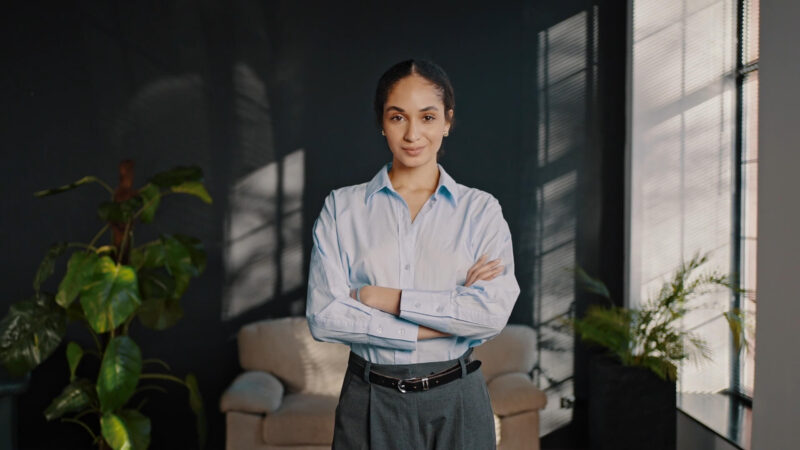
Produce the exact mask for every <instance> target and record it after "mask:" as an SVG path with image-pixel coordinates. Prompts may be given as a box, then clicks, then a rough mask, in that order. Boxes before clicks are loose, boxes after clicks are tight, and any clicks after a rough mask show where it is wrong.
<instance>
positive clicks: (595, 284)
mask: <svg viewBox="0 0 800 450" xmlns="http://www.w3.org/2000/svg"><path fill="white" fill-rule="evenodd" d="M575 279H576V280H577V281H578V285H579V286H580V287H581V288H582V289H583V290H585V291H587V292H591V293H592V294H597V295H600V296H602V297H605V298H607V299H609V300H611V294H610V293H609V292H608V288H607V287H606V285H605V284H604V283H603V282H602V281H600V280H599V279H597V278H592V277H591V276H589V274H588V273H586V271H585V270H583V268H581V267H580V266H576V267H575Z"/></svg>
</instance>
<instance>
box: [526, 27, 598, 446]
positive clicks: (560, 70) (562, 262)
mask: <svg viewBox="0 0 800 450" xmlns="http://www.w3.org/2000/svg"><path fill="white" fill-rule="evenodd" d="M594 30H596V23H595V21H594V19H593V16H592V14H590V13H587V12H586V11H583V12H581V13H579V14H576V15H574V16H572V17H570V18H568V19H566V20H564V21H562V22H560V23H558V24H556V25H554V26H552V27H549V28H548V29H546V30H543V31H540V32H539V33H538V36H537V40H538V49H537V50H538V51H537V53H538V60H537V70H538V73H537V81H538V82H537V97H538V99H539V105H538V113H537V116H538V118H539V123H538V143H537V167H536V175H535V178H536V179H537V180H539V181H538V183H537V185H536V199H535V202H536V211H537V212H538V214H536V217H535V225H534V229H535V233H534V236H533V238H534V242H535V249H534V252H535V255H534V259H533V265H534V266H535V275H534V278H535V282H534V283H533V288H534V290H535V292H534V293H533V298H534V323H535V325H536V329H537V350H538V361H537V366H536V369H535V381H536V383H537V385H538V386H539V387H540V388H541V389H542V390H543V391H544V392H545V393H546V394H547V397H548V406H547V408H545V410H543V411H541V412H540V434H542V435H544V434H547V433H548V432H550V431H553V430H555V429H558V428H560V427H562V426H564V425H566V424H568V423H569V422H570V420H571V419H572V410H570V409H562V408H560V407H559V404H560V400H561V397H571V396H572V394H573V372H574V362H573V360H574V358H573V356H574V355H573V352H574V347H575V342H574V335H573V333H572V331H570V330H568V329H565V328H564V327H563V325H562V323H561V320H562V319H564V318H566V317H569V316H570V315H571V314H572V312H573V310H574V306H575V290H574V281H573V278H572V273H571V272H570V271H569V270H565V269H567V268H570V267H572V266H574V264H575V239H576V228H577V223H576V219H577V205H576V190H577V187H578V176H579V175H578V171H577V161H578V159H579V156H578V155H579V154H580V153H581V152H583V151H588V150H586V146H587V137H588V131H587V130H588V125H587V124H588V122H587V118H588V114H587V110H588V109H589V102H590V101H591V100H590V99H589V98H588V96H587V91H588V89H587V88H590V87H591V86H592V85H593V80H594V74H595V65H594V64H593V63H588V61H592V60H593V58H592V59H589V58H587V55H589V54H590V53H591V54H594V53H593V52H595V51H596V50H595V49H594V48H593V47H592V41H590V38H591V37H593V36H594ZM594 42H596V40H594ZM587 60H588V61H587Z"/></svg>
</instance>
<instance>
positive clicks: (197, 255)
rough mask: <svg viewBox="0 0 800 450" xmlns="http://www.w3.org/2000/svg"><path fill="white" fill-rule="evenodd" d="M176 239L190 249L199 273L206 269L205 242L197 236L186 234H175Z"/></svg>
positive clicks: (193, 262)
mask: <svg viewBox="0 0 800 450" xmlns="http://www.w3.org/2000/svg"><path fill="white" fill-rule="evenodd" d="M172 236H173V237H174V238H175V239H177V240H178V241H180V243H181V244H183V246H184V247H186V248H187V249H188V250H189V255H190V257H191V258H192V264H193V265H194V266H195V267H196V268H197V274H198V275H199V274H201V273H203V271H204V270H205V269H206V251H205V249H204V248H203V242H202V241H201V240H200V239H197V238H195V237H191V236H186V235H184V234H178V233H176V234H173V235H172Z"/></svg>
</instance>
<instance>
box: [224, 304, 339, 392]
mask: <svg viewBox="0 0 800 450" xmlns="http://www.w3.org/2000/svg"><path fill="white" fill-rule="evenodd" d="M237 337H238V341H239V362H240V363H241V365H242V368H243V369H245V370H261V371H264V372H270V373H272V374H274V375H275V376H276V377H277V378H278V379H279V380H281V381H282V382H283V383H284V385H285V386H286V391H287V392H289V393H297V392H303V393H306V394H321V395H338V394H339V388H340V387H341V385H342V380H343V379H344V372H345V369H346V368H347V355H348V354H349V353H350V348H349V347H348V346H346V345H343V344H337V343H332V342H318V341H315V340H314V338H313V337H312V336H311V332H310V331H309V330H308V322H307V321H306V318H305V317H284V318H281V319H270V320H262V321H259V322H255V323H251V324H249V325H245V326H244V327H242V328H241V329H240V330H239V334H238V336H237Z"/></svg>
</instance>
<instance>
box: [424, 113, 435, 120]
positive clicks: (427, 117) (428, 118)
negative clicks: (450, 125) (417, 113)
mask: <svg viewBox="0 0 800 450" xmlns="http://www.w3.org/2000/svg"><path fill="white" fill-rule="evenodd" d="M424 119H425V121H427V122H433V121H434V120H436V116H432V115H430V114H426V115H425V117H424Z"/></svg>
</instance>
